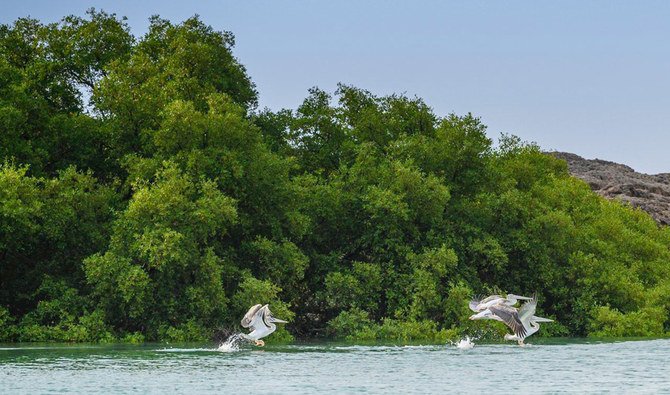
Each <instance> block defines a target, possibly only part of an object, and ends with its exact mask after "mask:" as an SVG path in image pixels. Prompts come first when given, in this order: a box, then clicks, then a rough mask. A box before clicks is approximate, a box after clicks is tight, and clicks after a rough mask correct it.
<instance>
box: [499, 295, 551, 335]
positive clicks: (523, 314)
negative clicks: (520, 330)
mask: <svg viewBox="0 0 670 395" xmlns="http://www.w3.org/2000/svg"><path fill="white" fill-rule="evenodd" d="M536 308H537V295H533V298H532V299H531V300H530V301H529V302H526V303H524V304H523V306H521V308H520V309H519V311H518V316H519V320H520V321H521V324H522V325H523V327H524V329H525V332H526V333H525V334H517V333H516V332H515V333H514V335H510V334H509V333H508V334H506V335H505V340H516V341H517V342H518V343H519V345H520V346H524V345H525V344H524V340H525V339H526V338H527V337H528V336H530V335H532V334H534V333H535V332H537V331H539V330H540V324H539V323H540V322H553V321H554V320H551V319H549V318H543V317H538V316H536V315H535V309H536Z"/></svg>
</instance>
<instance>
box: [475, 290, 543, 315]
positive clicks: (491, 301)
mask: <svg viewBox="0 0 670 395" xmlns="http://www.w3.org/2000/svg"><path fill="white" fill-rule="evenodd" d="M519 300H531V298H529V297H527V296H521V295H515V294H507V297H505V298H503V297H502V296H500V295H491V296H488V297H486V298H484V299H481V300H479V299H477V298H476V297H475V298H473V299H472V300H471V301H470V303H469V306H470V310H472V311H474V312H475V313H478V312H481V311H483V310H485V309H488V308H489V307H491V306H494V305H497V304H504V305H507V306H514V305H515V304H517V302H518V301H519Z"/></svg>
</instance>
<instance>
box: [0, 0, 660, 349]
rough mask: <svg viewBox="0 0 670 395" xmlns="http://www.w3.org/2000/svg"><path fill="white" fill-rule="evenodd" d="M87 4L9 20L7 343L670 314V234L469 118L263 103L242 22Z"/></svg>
mask: <svg viewBox="0 0 670 395" xmlns="http://www.w3.org/2000/svg"><path fill="white" fill-rule="evenodd" d="M149 23H150V25H149V29H148V33H146V34H145V35H144V36H142V37H135V36H133V35H132V34H131V32H130V30H129V28H128V26H127V24H126V23H125V20H124V19H123V18H119V17H117V16H116V15H114V14H107V13H105V12H102V11H96V10H90V11H88V13H87V14H86V16H85V17H83V18H82V17H75V16H70V17H66V18H64V19H63V20H62V21H61V22H59V23H54V24H48V25H44V24H41V23H40V22H39V21H36V20H33V19H28V18H25V19H19V20H17V21H16V22H15V23H13V24H11V25H3V26H1V27H0V341H11V340H20V341H39V340H61V341H111V340H114V339H124V340H127V341H141V340H142V339H146V340H195V339H207V338H209V337H211V336H212V334H213V333H214V332H215V331H217V330H220V329H223V328H231V327H234V326H235V325H236V324H237V322H239V319H240V317H241V316H242V315H243V314H244V312H245V311H246V309H247V308H248V307H249V306H251V305H253V304H256V303H270V304H271V307H272V309H273V311H274V312H275V314H276V315H277V316H278V317H281V318H284V319H290V320H291V323H290V324H289V325H287V326H286V328H282V329H280V331H278V332H277V334H276V335H274V337H275V338H276V339H284V340H287V339H291V338H292V337H295V336H299V337H314V336H332V337H348V338H352V339H394V340H410V339H417V338H422V339H432V340H436V341H437V340H443V339H445V338H447V337H449V336H456V335H458V334H461V333H473V332H474V331H488V330H496V329H495V328H493V327H488V326H486V325H485V324H482V323H481V322H471V321H468V320H467V316H468V315H469V312H468V309H467V301H468V300H469V298H470V297H472V296H473V295H474V294H475V293H485V292H515V293H520V294H530V293H533V292H537V293H538V295H539V298H540V306H539V309H540V310H541V314H542V315H545V316H548V317H551V318H554V319H555V320H556V323H555V324H551V325H547V326H546V327H543V329H544V328H546V330H543V333H544V334H549V335H551V334H553V335H576V336H585V335H591V336H660V335H664V334H667V333H668V332H669V331H670V302H669V301H670V298H668V296H669V295H670V229H669V228H667V227H659V226H658V225H657V224H656V223H655V222H654V221H653V220H652V219H651V218H650V217H649V216H648V215H647V214H645V213H644V212H641V211H639V210H634V209H632V208H630V207H628V206H624V205H622V204H620V203H618V202H612V201H606V200H604V199H602V198H600V197H598V196H597V195H595V194H594V193H592V192H591V191H590V189H589V187H588V186H587V185H586V184H585V183H583V182H581V181H579V180H577V179H575V178H572V177H570V176H569V174H568V172H567V167H566V164H565V163H564V162H562V161H560V160H558V159H555V158H553V157H551V156H549V155H546V154H544V153H542V152H541V150H540V148H539V147H538V146H536V145H534V144H527V143H523V142H521V141H520V140H519V139H518V138H516V137H514V136H507V135H503V136H501V138H500V140H499V141H498V142H497V144H494V142H493V141H491V140H490V139H489V138H488V137H487V135H486V127H485V126H484V125H483V124H482V123H481V122H480V120H479V119H478V118H476V117H474V116H472V115H470V114H467V115H463V116H459V115H455V114H449V115H446V116H444V117H441V116H439V115H436V114H434V113H433V111H432V110H431V108H430V107H429V106H428V105H427V104H426V103H424V102H423V101H422V100H421V99H418V98H411V97H406V96H403V95H392V96H385V97H378V96H375V95H374V94H372V93H371V92H368V91H365V90H362V89H358V88H356V87H352V86H347V85H340V86H339V88H338V90H337V91H336V92H334V94H332V95H331V94H330V93H328V92H324V91H322V90H320V89H318V88H313V89H311V90H310V91H309V93H308V96H307V98H306V99H305V101H304V102H303V104H302V105H300V106H299V107H298V108H297V109H296V110H294V111H293V110H279V111H277V112H273V111H271V110H267V109H266V110H262V111H259V110H257V108H256V103H257V94H256V90H255V87H254V84H253V83H252V82H251V79H250V78H249V76H248V75H247V73H246V70H245V68H244V67H243V66H242V65H241V64H240V63H239V61H238V60H237V59H236V58H235V57H234V56H233V53H232V48H233V46H234V36H233V35H232V33H230V32H220V31H216V30H214V29H213V28H212V27H210V26H207V25H205V24H204V23H203V22H202V21H200V20H199V19H198V18H197V17H193V18H190V19H188V20H186V21H184V22H182V23H180V24H173V23H171V22H169V21H167V20H164V19H161V18H159V17H153V18H151V19H150V21H149Z"/></svg>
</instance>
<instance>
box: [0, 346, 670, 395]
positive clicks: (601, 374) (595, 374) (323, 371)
mask: <svg viewBox="0 0 670 395" xmlns="http://www.w3.org/2000/svg"><path fill="white" fill-rule="evenodd" d="M438 391H439V392H449V393H506V394H509V393H513V392H517V393H530V392H533V393H561V392H573V393H585V392H589V393H602V392H612V393H669V394H670V340H667V339H666V340H650V341H623V342H584V341H578V340H572V341H571V340H564V341H553V342H551V343H538V344H533V345H530V346H527V347H525V348H521V347H518V346H516V345H513V344H506V345H501V344H496V345H483V344H477V345H475V347H474V348H472V349H469V350H459V349H457V348H456V347H454V346H452V345H429V346H420V345H414V346H393V345H378V346H368V345H366V346H356V345H347V344H337V343H309V344H294V345H286V346H270V345H269V346H267V347H264V348H252V347H247V348H244V347H243V348H241V349H240V350H238V351H234V352H221V351H217V349H216V347H215V346H214V345H203V346H193V345H187V346H176V345H170V346H166V345H158V344H147V345H142V346H130V345H101V346H98V345H90V346H85V345H0V392H1V393H3V394H4V393H8V394H21V393H31V394H33V393H53V392H67V393H120V394H123V393H156V394H163V393H198V394H200V393H317V392H318V393H324V392H326V393H358V392H365V393H436V392H438Z"/></svg>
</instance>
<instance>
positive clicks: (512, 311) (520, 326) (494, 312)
mask: <svg viewBox="0 0 670 395" xmlns="http://www.w3.org/2000/svg"><path fill="white" fill-rule="evenodd" d="M515 296H517V295H515ZM528 299H529V301H528V302H526V303H524V304H523V305H522V306H521V307H520V308H519V309H517V308H515V307H513V306H510V305H509V301H508V300H506V299H502V298H499V299H497V300H495V299H491V301H488V302H484V304H485V305H487V306H488V307H486V308H484V309H483V310H481V311H479V312H478V313H477V314H473V315H471V316H470V319H471V320H483V319H490V320H496V321H501V322H503V323H505V325H507V326H508V327H509V328H510V329H511V330H512V332H513V333H514V334H513V335H511V334H506V335H505V340H516V341H517V342H518V343H519V345H520V346H523V345H524V339H525V338H527V337H528V336H530V335H532V334H534V333H535V332H537V331H538V330H539V329H540V325H539V323H540V322H553V320H551V319H549V318H543V317H538V316H536V315H535V310H536V308H537V295H533V297H532V298H528ZM475 302H476V300H475ZM475 302H470V304H471V309H472V308H473V305H474V303H475ZM492 302H496V303H495V304H492ZM473 310H474V309H473Z"/></svg>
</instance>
